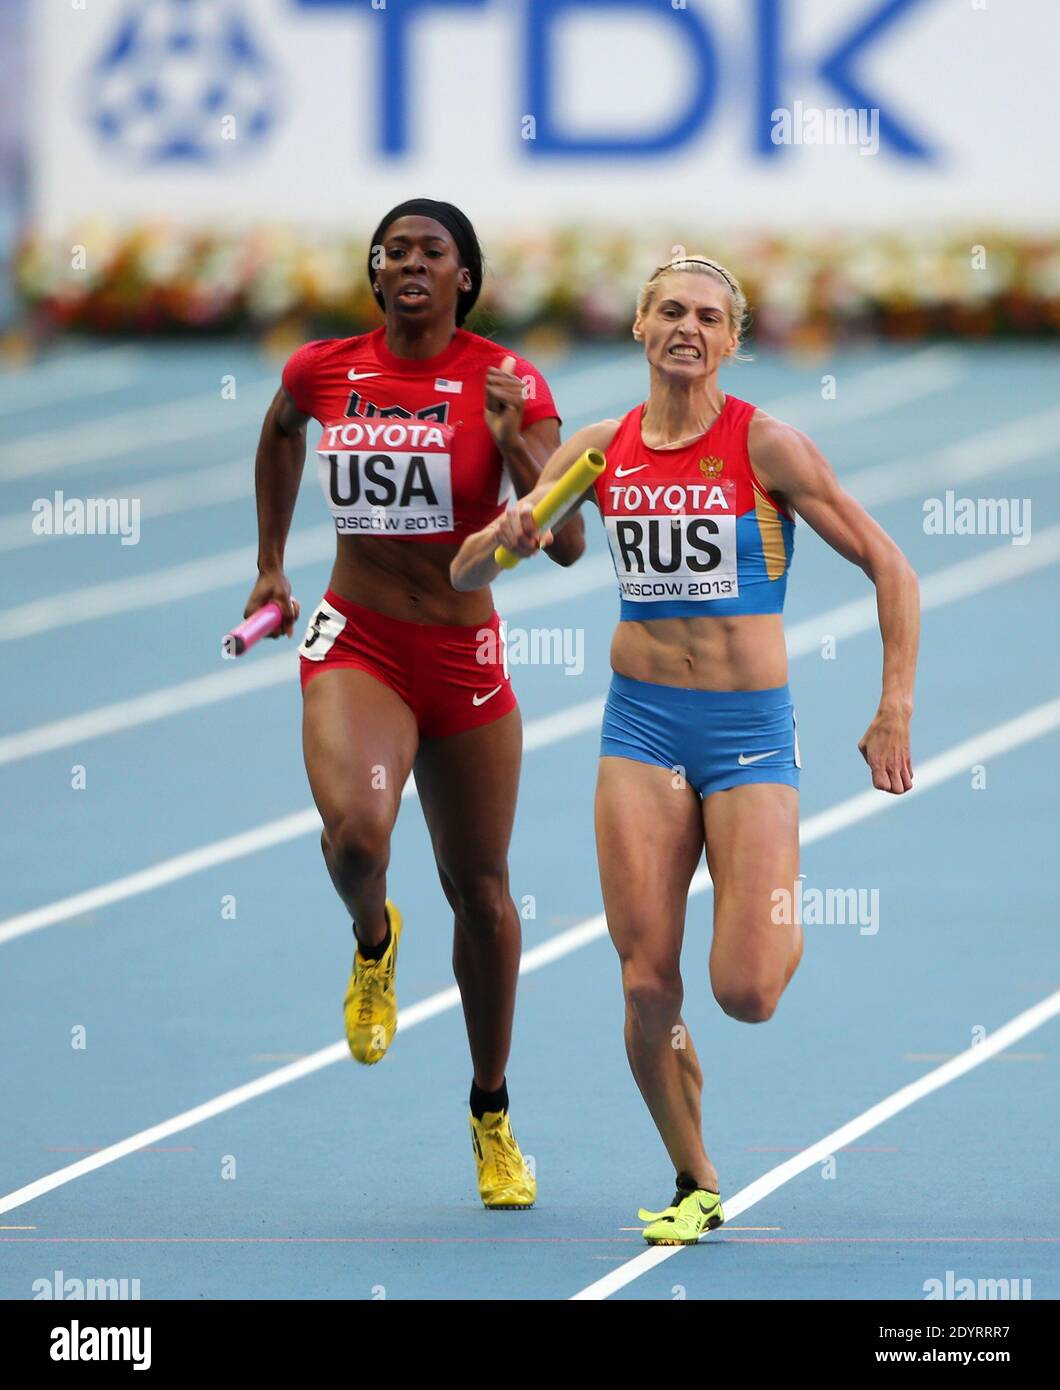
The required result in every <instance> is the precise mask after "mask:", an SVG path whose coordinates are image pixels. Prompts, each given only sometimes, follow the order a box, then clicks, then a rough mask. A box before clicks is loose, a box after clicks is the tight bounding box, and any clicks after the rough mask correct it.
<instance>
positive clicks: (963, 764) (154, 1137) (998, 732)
mask: <svg viewBox="0 0 1060 1390" xmlns="http://www.w3.org/2000/svg"><path fill="white" fill-rule="evenodd" d="M599 703H600V702H598V701H589V702H587V704H586V705H584V706H579V707H578V709H579V710H581V711H583V714H581V715H577V713H576V711H566V712H565V716H566V717H567V718H568V721H569V725H570V727H569V729H568V730H566V732H577V731H579V730H580V729H584V728H588V727H592V725H593V724H594V723H595V721H596V719H597V718H598V717H599ZM586 715H588V716H590V717H589V718H588V719H586V718H585V716H586ZM542 722H543V721H542ZM1058 724H1060V699H1055V700H1051V701H1049V702H1047V703H1046V704H1043V705H1039V706H1037V707H1036V708H1034V709H1031V710H1028V711H1027V712H1026V713H1024V714H1021V715H1019V716H1018V717H1017V718H1015V719H1010V720H1008V721H1006V722H1005V723H1003V724H998V725H995V726H994V727H993V728H991V729H986V730H984V731H983V732H982V733H980V734H976V735H975V736H973V737H972V738H969V739H965V740H964V741H963V742H962V743H959V744H957V745H955V746H954V747H953V748H950V749H947V750H946V752H944V753H940V754H938V755H937V756H936V757H934V758H929V759H928V760H927V762H925V763H924V764H923V765H922V766H921V767H920V768H918V769H917V772H916V784H915V786H914V789H913V791H911V792H907V793H906V795H905V796H904V797H897V796H890V795H888V793H887V792H877V791H869V792H863V793H860V794H859V795H857V796H852V797H849V798H848V799H847V800H846V801H841V802H839V803H838V805H836V806H834V807H832V808H830V809H829V810H827V811H824V812H822V813H821V814H820V815H817V816H811V817H810V819H809V820H808V821H806V822H805V824H804V825H803V826H802V831H801V839H802V843H803V844H804V845H807V844H811V843H813V842H814V841H816V840H820V839H823V838H825V837H826V836H828V835H833V834H835V833H836V832H837V831H839V830H842V829H844V828H846V827H847V826H850V825H856V824H857V823H858V822H859V821H862V820H865V819H866V818H867V817H869V816H873V815H876V814H879V813H881V812H883V811H887V810H890V809H892V808H893V807H895V806H898V805H901V804H903V803H904V802H905V801H907V800H908V799H909V798H910V797H912V796H916V795H922V794H923V793H924V792H925V791H926V790H928V789H929V788H931V787H934V786H937V785H938V784H939V783H941V782H944V781H946V780H947V778H950V777H954V776H956V775H958V774H959V773H961V772H963V771H966V770H967V768H968V767H969V766H970V765H971V764H972V763H976V762H982V761H984V760H985V759H987V758H990V757H996V756H998V755H999V754H1001V753H1005V752H1008V751H1009V750H1011V749H1013V748H1018V747H1019V746H1020V745H1021V744H1024V743H1028V742H1030V741H1031V740H1032V739H1035V738H1040V737H1041V736H1042V735H1043V734H1046V733H1048V732H1049V731H1050V730H1052V729H1054V728H1056V727H1057V725H1058ZM532 727H533V726H532ZM559 736H561V737H562V736H565V733H561V734H560V735H559ZM549 741H554V740H549ZM405 792H406V794H407V793H408V787H406V789H405ZM304 814H306V813H303V815H304ZM312 814H313V816H315V815H316V812H315V811H314V812H313V813H312ZM287 819H288V821H294V820H295V819H297V818H296V817H288V818H287ZM317 823H318V822H317ZM274 824H278V823H274ZM307 828H310V829H312V828H315V824H314V825H313V826H309V827H307ZM252 833H254V832H252ZM236 838H240V837H236ZM288 838H290V837H288ZM270 843H271V844H277V843H279V840H278V839H273V840H271V841H270ZM259 847H260V846H259ZM200 853H201V852H200ZM182 857H183V858H187V857H188V856H182ZM170 862H173V861H170ZM162 867H164V866H156V869H158V868H162ZM197 867H205V866H204V865H198V866H197ZM148 872H151V871H148ZM165 881H167V882H169V881H172V880H171V878H167V879H166V880H165ZM709 885H710V879H709V877H708V876H707V875H706V873H705V872H703V871H701V872H700V873H698V874H696V876H695V878H694V879H693V881H692V887H691V888H690V890H689V891H690V894H694V893H701V892H704V891H705V890H706V888H707V887H709ZM151 886H154V885H151ZM137 891H141V892H142V891H144V890H143V888H140V889H138V890H137ZM606 933H607V924H606V921H605V919H604V915H603V913H599V914H597V915H596V916H595V917H590V918H588V919H586V921H584V922H580V923H579V924H578V925H577V926H574V927H571V928H570V929H569V930H567V931H564V932H560V933H559V934H558V935H556V936H554V937H552V938H551V939H550V940H548V941H544V942H542V943H541V945H540V946H535V947H533V948H532V949H531V950H529V951H526V952H524V954H523V956H522V959H521V961H520V966H519V972H520V974H521V975H529V974H531V973H532V972H533V971H535V970H540V969H542V968H543V967H544V966H546V965H550V964H552V962H553V961H557V960H561V959H562V958H563V957H564V956H568V955H570V954H571V952H573V951H577V950H580V949H581V948H582V947H583V946H587V945H589V944H590V943H591V942H593V941H597V940H599V939H600V938H601V937H603V936H605V935H606ZM1053 997H1054V998H1060V994H1058V995H1056V996H1053ZM459 1002H460V995H459V991H458V990H457V988H456V987H455V986H451V987H450V988H448V989H445V990H441V991H439V992H438V993H437V994H433V995H431V996H429V997H428V998H427V999H424V1000H421V1001H420V1002H419V1003H417V1004H413V1005H411V1006H410V1007H409V1008H406V1009H402V1010H401V1011H400V1013H399V1015H398V1030H399V1032H400V1031H401V1030H403V1029H408V1028H412V1027H415V1026H416V1025H417V1024H419V1023H422V1022H424V1021H425V1020H426V1019H428V1018H433V1017H435V1016H436V1015H437V1014H440V1013H444V1012H446V1011H447V1010H449V1009H454V1008H456V1007H457V1005H458V1004H459ZM1049 1002H1050V1001H1046V1004H1048V1003H1049ZM1038 1007H1039V1008H1041V1007H1043V1006H1041V1005H1039V1006H1038ZM1030 1012H1033V1010H1032V1011H1030ZM1020 1017H1021V1018H1024V1017H1026V1015H1021V1016H1020ZM1043 1021H1044V1020H1043ZM1015 1022H1018V1020H1016V1021H1015ZM1006 1026H1007V1027H1009V1028H1012V1027H1013V1024H1008V1025H1006ZM1034 1026H1037V1025H1034ZM993 1036H994V1037H995V1038H996V1037H997V1036H998V1034H994V1035H993ZM989 1041H990V1039H989V1038H988V1039H987V1042H984V1043H980V1044H979V1045H978V1047H986V1046H987V1043H988V1042H989ZM1004 1045H1007V1044H1004ZM978 1047H977V1048H975V1049H973V1051H978ZM348 1056H349V1051H348V1049H347V1046H346V1043H345V1042H340V1043H332V1044H330V1045H329V1046H328V1047H325V1048H321V1049H320V1050H319V1051H317V1052H314V1053H311V1054H310V1055H309V1056H308V1057H303V1058H301V1059H300V1060H299V1061H297V1062H292V1063H289V1064H288V1065H287V1066H283V1067H279V1068H278V1069H277V1070H276V1071H272V1072H269V1073H267V1074H266V1075H265V1076H262V1077H258V1078H257V1080H255V1081H251V1082H248V1083H247V1084H245V1085H243V1086H237V1087H236V1088H235V1089H233V1090H230V1091H225V1092H223V1093H222V1094H221V1095H219V1096H215V1097H214V1098H213V1099H212V1100H209V1101H206V1102H205V1103H204V1104H202V1105H198V1106H195V1107H194V1108H193V1109H191V1110H185V1111H183V1112H182V1113H181V1114H179V1115H174V1116H173V1117H172V1118H171V1119H169V1120H164V1121H163V1122H162V1123H161V1124H157V1125H154V1126H152V1127H151V1128H149V1129H144V1130H140V1131H139V1133H137V1134H133V1135H131V1136H130V1137H129V1138H128V1139H123V1140H121V1141H120V1142H119V1143H117V1144H111V1145H109V1146H108V1147H107V1148H104V1149H101V1150H100V1151H99V1152H98V1153H94V1154H91V1155H89V1156H88V1157H87V1158H83V1159H79V1160H78V1161H77V1162H76V1163H71V1164H68V1165H67V1166H66V1167H65V1168H59V1169H57V1170H56V1171H55V1172H54V1173H49V1174H48V1175H47V1176H46V1177H43V1178H38V1179H37V1180H36V1181H35V1182H31V1183H27V1184H26V1185H25V1186H23V1187H20V1188H18V1189H16V1190H15V1191H14V1192H9V1193H7V1194H6V1195H5V1196H4V1197H0V1213H2V1212H7V1211H11V1210H13V1209H14V1208H15V1207H20V1206H23V1205H24V1204H25V1203H26V1202H31V1201H33V1200H34V1199H35V1198H37V1197H40V1196H43V1195H44V1193H46V1192H52V1191H54V1190H55V1189H56V1188H57V1187H62V1186H64V1185H65V1184H66V1183H68V1182H73V1181H74V1179H75V1178H81V1177H84V1176H85V1174H87V1173H91V1172H94V1171H95V1170H96V1169H97V1168H102V1167H105V1166H106V1165H107V1164H109V1163H114V1162H116V1161H117V1160H118V1159H119V1158H124V1157H126V1155H128V1154H130V1153H135V1152H136V1151H137V1149H142V1148H146V1147H148V1146H149V1145H151V1144H156V1143H158V1142H159V1141H160V1140H162V1139H165V1138H167V1137H168V1136H169V1135H172V1134H177V1133H179V1132H180V1131H181V1130H185V1129H188V1128H190V1126H192V1125H196V1124H201V1123H202V1122H203V1121H204V1120H209V1119H212V1118H213V1117H214V1116H216V1115H220V1114H222V1113H223V1112H224V1111H226V1110H232V1109H234V1108H235V1106H237V1105H242V1104H243V1103H244V1101H248V1100H253V1099H254V1098H255V1097H256V1096H260V1095H265V1094H267V1093H268V1092H269V1091H274V1090H277V1089H278V1088H279V1087H281V1086H286V1085H287V1084H288V1083H289V1082H292V1081H297V1080H299V1079H300V1078H301V1077H303V1076H310V1075H312V1073H314V1072H317V1071H320V1070H321V1068H323V1067H327V1066H330V1065H331V1064H332V1063H333V1062H339V1061H342V1060H343V1059H345V1058H346V1057H348ZM959 1060H960V1059H959V1058H958V1059H955V1061H959ZM954 1065H955V1062H948V1063H946V1064H945V1066H944V1067H942V1068H940V1069H939V1070H940V1071H945V1070H946V1068H947V1067H953V1066H954ZM973 1065H974V1064H973ZM916 1084H918V1083H914V1085H916ZM907 1089H908V1088H907ZM899 1094H902V1093H901V1092H900V1093H899ZM869 1113H871V1112H869ZM855 1123H856V1122H855ZM841 1132H842V1131H837V1133H841ZM858 1132H859V1133H860V1132H862V1131H858ZM851 1137H853V1136H847V1137H846V1138H844V1139H843V1141H842V1142H843V1143H847V1142H849V1139H850V1138H851ZM829 1139H832V1140H834V1139H835V1136H834V1135H833V1136H829ZM823 1142H825V1141H822V1143H823ZM834 1147H836V1148H838V1147H840V1145H839V1143H838V1142H837V1143H835V1144H834ZM829 1151H830V1150H829ZM796 1161H797V1160H789V1161H788V1164H782V1165H781V1169H784V1168H787V1167H788V1166H789V1165H790V1164H791V1163H793V1162H796ZM813 1161H814V1160H810V1162H813ZM778 1171H779V1170H778ZM768 1176H769V1175H768V1174H767V1178H768ZM782 1180H783V1181H786V1178H785V1179H782ZM760 1181H762V1180H760ZM747 1190H750V1189H745V1191H747ZM742 1195H743V1194H742V1193H741V1194H737V1198H736V1199H733V1200H734V1201H735V1200H737V1199H738V1197H740V1196H742ZM763 1195H764V1194H763ZM755 1200H758V1199H757V1198H756V1199H755ZM727 1210H730V1211H732V1214H733V1215H735V1214H736V1213H735V1210H732V1208H731V1206H730V1204H728V1203H727ZM652 1253H655V1252H652ZM641 1258H643V1257H641ZM630 1263H631V1264H636V1263H637V1262H636V1261H631V1262H630ZM628 1267H629V1266H628V1265H627V1266H623V1269H628ZM621 1272H622V1271H621V1270H616V1271H614V1272H613V1274H612V1276H611V1277H612V1278H614V1277H615V1276H617V1275H619V1274H621ZM638 1272H643V1271H642V1270H638ZM631 1277H633V1278H636V1274H633V1275H632V1276H631ZM593 1287H596V1286H595V1285H594V1286H593ZM579 1296H580V1297H588V1296H589V1294H588V1291H587V1290H583V1291H582V1294H581V1295H579Z"/></svg>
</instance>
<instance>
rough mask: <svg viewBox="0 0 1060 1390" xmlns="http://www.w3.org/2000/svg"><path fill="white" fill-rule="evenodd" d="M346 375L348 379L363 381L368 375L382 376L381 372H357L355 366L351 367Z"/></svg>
mask: <svg viewBox="0 0 1060 1390" xmlns="http://www.w3.org/2000/svg"><path fill="white" fill-rule="evenodd" d="M346 375H347V377H348V378H349V379H350V381H363V380H364V379H365V377H368V376H382V372H359V371H358V370H357V369H356V367H351V368H350V370H349V371H348V372H347V373H346Z"/></svg>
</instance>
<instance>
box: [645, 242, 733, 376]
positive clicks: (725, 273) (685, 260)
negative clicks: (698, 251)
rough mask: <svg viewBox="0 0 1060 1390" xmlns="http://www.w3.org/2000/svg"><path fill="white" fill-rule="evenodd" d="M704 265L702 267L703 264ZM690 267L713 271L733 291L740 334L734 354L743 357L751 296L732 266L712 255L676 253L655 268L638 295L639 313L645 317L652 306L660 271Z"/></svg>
mask: <svg viewBox="0 0 1060 1390" xmlns="http://www.w3.org/2000/svg"><path fill="white" fill-rule="evenodd" d="M700 267H702V269H701V268H700ZM671 270H676V271H682V270H685V271H690V272H691V273H692V274H699V275H712V276H713V277H714V279H716V280H720V281H721V282H722V284H723V285H725V287H726V288H727V289H728V291H729V327H730V328H731V329H732V331H733V332H734V333H735V334H736V348H735V350H734V351H733V354H732V355H733V357H740V355H741V354H740V343H741V340H742V338H743V333H744V329H745V328H746V326H747V322H748V319H749V317H750V316H749V314H748V309H747V296H746V295H745V294H744V292H743V290H742V289H741V287H740V282H739V280H737V278H736V276H735V275H733V273H732V272H731V271H730V270H726V269H725V267H724V266H723V265H721V264H720V263H719V262H718V261H712V260H711V259H710V258H709V257H708V256H684V255H682V256H677V255H675V256H674V259H673V260H671V261H668V262H667V263H666V264H665V265H661V266H659V267H658V269H657V270H654V271H653V272H652V274H651V275H650V276H649V278H648V281H647V283H646V284H645V285H643V286H642V287H641V291H640V294H639V295H638V296H637V316H638V318H643V317H644V315H645V314H647V312H648V310H649V309H650V308H651V306H652V303H653V302H654V299H655V282H656V280H657V279H658V278H659V276H660V275H665V274H666V273H667V271H671Z"/></svg>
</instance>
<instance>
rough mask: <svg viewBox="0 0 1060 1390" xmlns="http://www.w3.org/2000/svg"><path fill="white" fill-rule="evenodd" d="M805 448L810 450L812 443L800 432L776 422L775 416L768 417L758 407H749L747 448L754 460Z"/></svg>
mask: <svg viewBox="0 0 1060 1390" xmlns="http://www.w3.org/2000/svg"><path fill="white" fill-rule="evenodd" d="M807 446H810V447H811V448H812V441H811V440H810V438H809V436H808V435H806V434H804V433H803V432H802V430H800V429H797V428H796V427H795V426H794V425H789V424H788V423H787V422H786V421H784V420H778V419H777V418H776V416H775V415H770V414H769V412H768V411H766V410H761V409H760V408H759V407H758V406H752V407H751V415H750V417H749V424H748V427H747V447H748V449H749V451H750V452H751V453H752V454H753V455H754V456H755V457H756V458H757V457H762V458H766V457H774V458H775V457H779V456H782V455H785V454H790V453H792V452H796V453H797V452H801V450H803V449H804V448H806V447H807Z"/></svg>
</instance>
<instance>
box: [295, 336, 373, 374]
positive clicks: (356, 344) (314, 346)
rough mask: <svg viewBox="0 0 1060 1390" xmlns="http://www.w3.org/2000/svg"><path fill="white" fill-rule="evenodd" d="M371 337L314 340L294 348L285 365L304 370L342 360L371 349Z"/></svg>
mask: <svg viewBox="0 0 1060 1390" xmlns="http://www.w3.org/2000/svg"><path fill="white" fill-rule="evenodd" d="M373 336H374V335H373V334H371V333H358V334H356V335H355V336H354V337H352V338H314V339H312V341H310V342H308V343H303V344H302V346H301V347H299V348H295V350H294V352H292V353H291V355H290V357H289V358H288V359H287V365H288V366H294V367H295V368H296V369H299V368H300V369H302V370H305V369H307V368H311V367H320V366H323V365H324V364H325V363H328V362H332V361H335V360H342V359H344V358H346V357H349V356H351V355H353V354H356V353H357V352H359V351H361V350H363V349H371V348H372V347H373V345H374V344H373Z"/></svg>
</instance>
